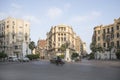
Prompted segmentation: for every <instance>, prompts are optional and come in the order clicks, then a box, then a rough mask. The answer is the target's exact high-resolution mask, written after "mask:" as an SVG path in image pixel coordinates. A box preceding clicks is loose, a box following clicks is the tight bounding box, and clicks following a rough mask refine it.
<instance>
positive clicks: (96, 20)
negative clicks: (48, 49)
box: [0, 0, 120, 53]
mask: <svg viewBox="0 0 120 80" xmlns="http://www.w3.org/2000/svg"><path fill="white" fill-rule="evenodd" d="M7 17H13V18H20V19H23V20H27V21H29V22H30V37H31V40H32V41H34V42H36V43H37V41H38V39H46V33H47V32H49V31H50V28H51V26H56V25H59V24H66V25H69V26H72V28H73V31H74V32H75V33H76V34H77V35H78V36H80V38H81V39H82V41H83V42H86V46H87V52H88V53H90V49H89V45H90V43H91V39H92V35H93V28H94V27H95V26H98V25H108V24H112V23H114V19H118V18H119V17H120V0H0V20H2V19H5V18H7Z"/></svg>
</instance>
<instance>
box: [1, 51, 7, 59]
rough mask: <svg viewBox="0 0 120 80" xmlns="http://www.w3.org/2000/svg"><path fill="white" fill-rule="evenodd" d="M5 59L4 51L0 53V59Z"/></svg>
mask: <svg viewBox="0 0 120 80" xmlns="http://www.w3.org/2000/svg"><path fill="white" fill-rule="evenodd" d="M6 57H7V54H5V53H4V51H3V52H0V59H4V58H6Z"/></svg>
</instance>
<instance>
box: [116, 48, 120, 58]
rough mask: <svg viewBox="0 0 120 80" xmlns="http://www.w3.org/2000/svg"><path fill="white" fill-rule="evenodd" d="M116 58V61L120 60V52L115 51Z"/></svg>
mask: <svg viewBox="0 0 120 80" xmlns="http://www.w3.org/2000/svg"><path fill="white" fill-rule="evenodd" d="M116 56H117V59H120V50H117V52H116Z"/></svg>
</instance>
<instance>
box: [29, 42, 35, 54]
mask: <svg viewBox="0 0 120 80" xmlns="http://www.w3.org/2000/svg"><path fill="white" fill-rule="evenodd" d="M29 48H30V49H31V51H32V52H33V49H34V48H35V42H34V41H31V42H30V44H29Z"/></svg>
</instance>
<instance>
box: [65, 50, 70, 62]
mask: <svg viewBox="0 0 120 80" xmlns="http://www.w3.org/2000/svg"><path fill="white" fill-rule="evenodd" d="M65 61H67V62H70V61H71V55H70V50H69V49H66V53H65Z"/></svg>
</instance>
